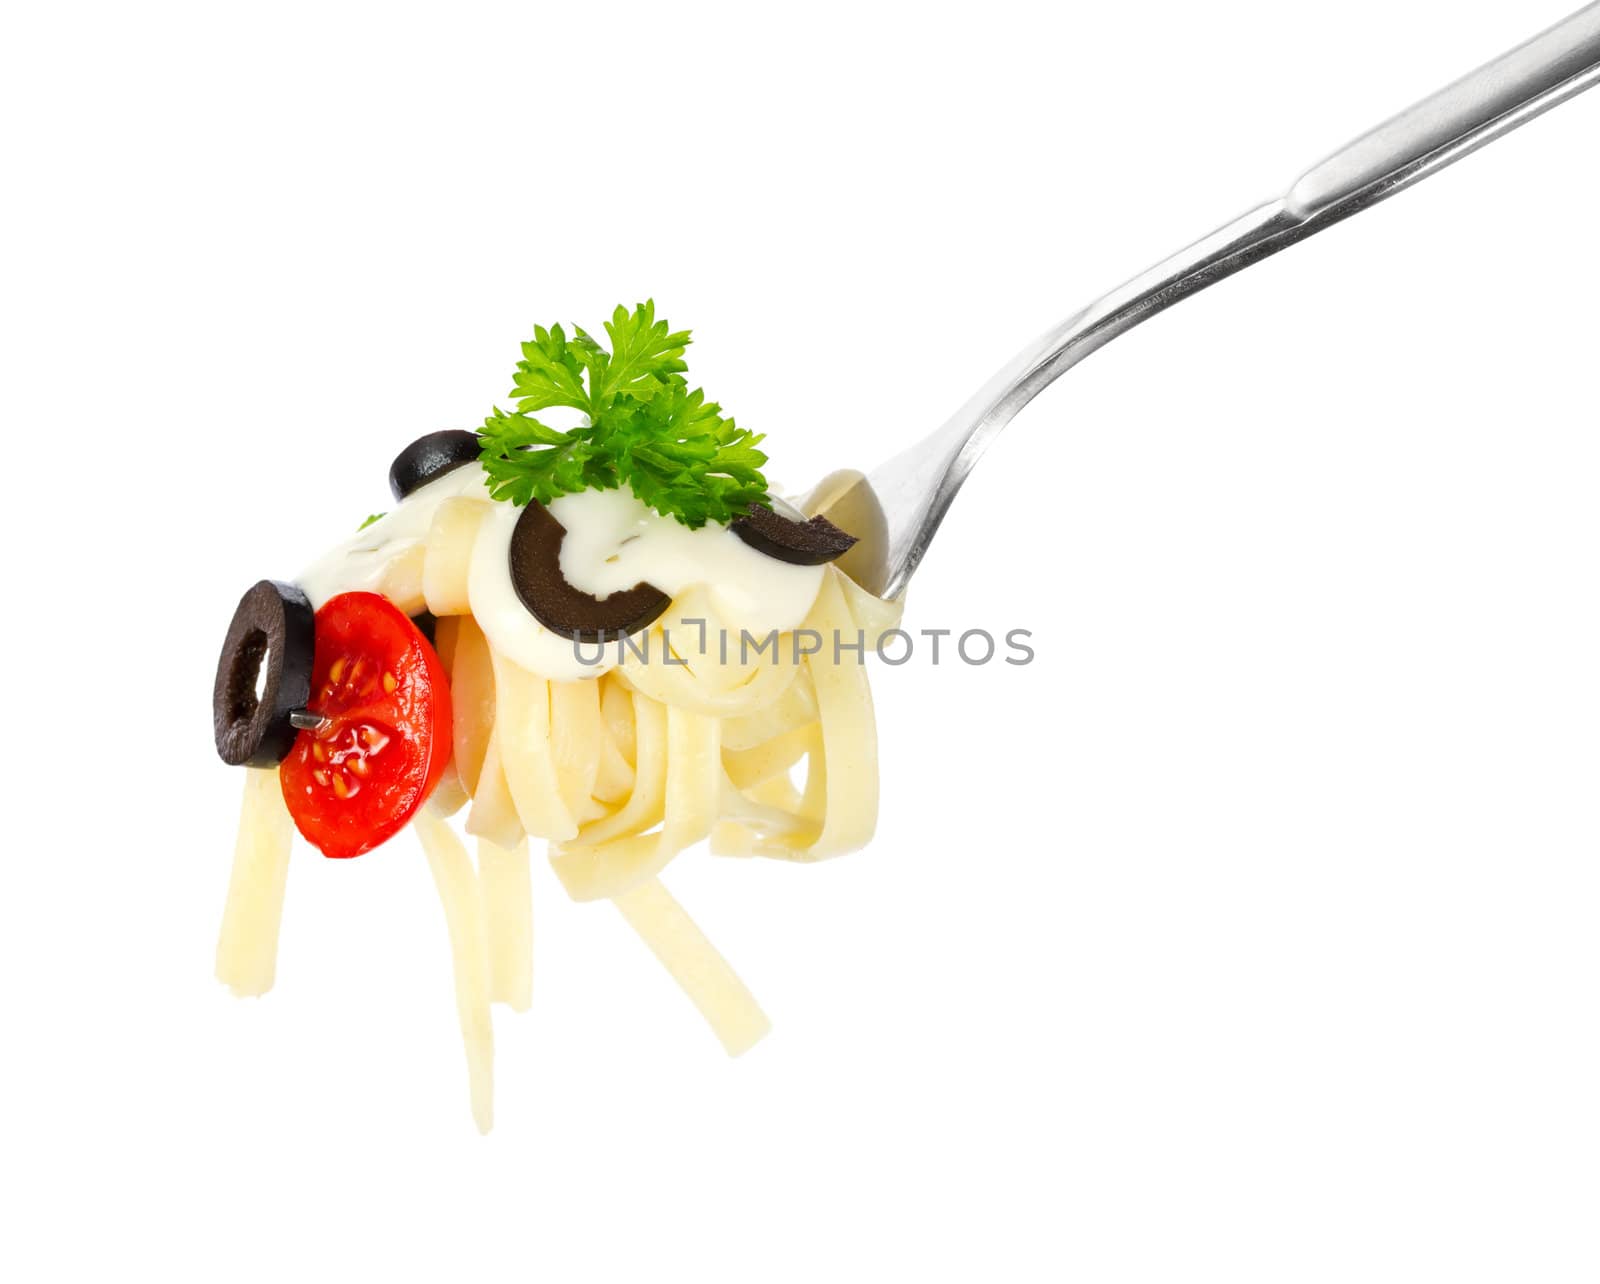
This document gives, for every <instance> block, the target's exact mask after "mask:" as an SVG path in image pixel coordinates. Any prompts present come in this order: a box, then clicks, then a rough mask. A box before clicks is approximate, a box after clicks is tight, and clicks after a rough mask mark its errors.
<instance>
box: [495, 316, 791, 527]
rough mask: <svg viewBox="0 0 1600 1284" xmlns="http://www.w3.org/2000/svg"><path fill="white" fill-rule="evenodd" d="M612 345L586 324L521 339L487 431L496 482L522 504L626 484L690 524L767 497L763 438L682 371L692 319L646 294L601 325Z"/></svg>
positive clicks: (726, 515) (498, 491)
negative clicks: (672, 317)
mask: <svg viewBox="0 0 1600 1284" xmlns="http://www.w3.org/2000/svg"><path fill="white" fill-rule="evenodd" d="M605 330H606V335H607V337H608V338H609V339H610V341H611V347H610V348H609V349H607V348H606V347H604V346H602V345H601V344H600V343H599V342H598V341H596V340H595V338H594V337H593V336H592V335H590V334H588V333H587V332H586V331H584V330H583V329H582V328H581V327H578V326H573V328H572V333H573V337H572V338H571V339H568V338H567V336H566V331H564V330H563V329H562V327H561V326H559V325H554V326H551V327H550V328H549V329H548V330H546V329H545V328H544V327H543V326H536V327H535V328H534V332H533V340H532V342H530V343H525V344H523V345H522V358H523V359H522V360H521V361H519V362H518V363H517V371H516V374H515V375H514V376H513V384H514V387H513V388H512V391H511V395H512V396H513V397H514V398H516V405H517V409H516V410H515V411H503V410H501V409H500V408H499V407H498V406H497V407H495V410H494V413H493V414H491V415H490V416H489V417H488V418H487V419H486V420H485V421H484V425H483V429H482V431H481V433H480V437H481V443H482V449H481V458H482V460H483V466H484V470H485V472H486V473H487V475H488V486H489V493H490V494H491V495H492V496H493V497H494V498H495V499H503V500H508V501H510V502H511V503H513V504H516V505H518V506H521V505H524V504H527V503H529V502H530V501H532V500H538V501H539V502H540V503H541V504H547V503H549V502H550V501H551V500H552V499H554V498H555V497H556V496H558V495H567V494H571V493H573V492H574V491H579V490H588V489H592V488H597V489H601V490H611V489H615V488H616V487H618V486H621V485H623V484H626V485H628V486H629V487H630V488H631V489H632V490H633V493H634V494H635V495H636V496H637V497H638V498H639V499H640V500H641V501H642V502H644V503H646V504H648V505H649V506H650V507H651V508H653V509H655V510H656V511H657V512H658V513H661V514H662V515H663V516H666V517H673V518H676V519H677V520H678V521H680V522H682V523H683V524H684V525H685V526H689V527H696V528H698V527H700V526H704V525H705V524H706V523H707V522H708V521H713V522H723V523H726V522H730V521H732V520H733V519H734V518H736V517H738V516H740V515H741V514H742V513H744V512H745V511H746V510H747V509H748V508H749V507H750V506H751V505H752V504H764V503H767V502H768V498H769V497H768V494H767V482H766V478H765V477H764V476H763V475H762V473H761V467H762V465H763V464H765V463H766V462H767V457H766V455H765V454H764V453H763V452H762V451H760V450H758V449H757V448H756V447H757V445H758V444H759V443H760V441H761V440H762V438H761V437H760V436H759V435H757V434H755V433H752V432H750V431H749V430H748V429H745V428H740V427H739V426H738V425H737V424H735V423H734V421H733V420H732V419H731V418H729V419H725V418H723V416H722V408H721V407H720V406H718V405H717V403H716V402H714V401H707V400H706V399H705V393H704V392H703V391H702V390H701V389H698V388H696V389H693V390H691V389H690V387H689V384H688V381H687V380H686V379H684V377H683V375H684V373H685V372H686V370H687V369H688V367H687V366H686V365H685V364H684V361H683V353H684V349H685V348H687V347H688V346H689V343H690V337H689V331H687V330H679V331H674V330H673V329H672V327H671V326H670V325H668V324H667V322H666V321H664V320H662V321H658V320H656V311H655V303H654V301H653V300H647V301H646V302H644V303H641V304H638V305H637V306H635V308H634V309H633V311H632V312H629V311H628V310H627V309H626V308H624V307H621V306H619V307H618V308H617V309H616V311H615V312H613V313H612V315H611V320H610V321H608V322H607V323H606V326H605ZM549 406H570V407H572V408H573V409H576V410H581V411H582V412H583V413H584V414H585V415H587V416H588V419H589V422H588V423H587V424H586V425H585V426H583V427H579V428H573V429H569V430H568V431H565V432H562V431H559V430H557V429H554V428H551V427H549V426H548V425H546V424H543V423H541V422H540V421H539V420H538V419H536V418H534V417H533V416H534V414H535V412H537V411H539V410H543V409H545V408H546V407H549Z"/></svg>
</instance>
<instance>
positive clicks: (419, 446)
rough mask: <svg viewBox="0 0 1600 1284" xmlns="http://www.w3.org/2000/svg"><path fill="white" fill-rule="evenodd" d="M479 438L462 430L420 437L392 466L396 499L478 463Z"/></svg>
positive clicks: (390, 475) (391, 479)
mask: <svg viewBox="0 0 1600 1284" xmlns="http://www.w3.org/2000/svg"><path fill="white" fill-rule="evenodd" d="M477 459H478V434H477V433H475V432H466V431H464V430H462V429H459V428H446V429H445V430H444V431H443V432H430V433H429V434H428V435H427V436H426V437H418V438H417V439H416V440H415V441H414V442H412V443H411V444H410V445H409V446H407V447H406V448H405V449H404V450H402V451H401V452H400V453H399V454H398V455H396V456H395V459H394V463H392V464H390V465H389V489H390V490H391V491H392V492H393V493H394V497H395V498H396V499H404V498H405V497H406V496H407V495H409V494H410V493H411V492H412V491H414V490H416V489H417V487H418V486H422V485H425V484H426V483H428V482H431V481H432V480H433V479H434V478H436V477H443V476H444V475H445V474H446V473H448V472H453V471H454V470H455V469H457V468H460V467H461V466H462V465H463V464H471V463H475V462H477Z"/></svg>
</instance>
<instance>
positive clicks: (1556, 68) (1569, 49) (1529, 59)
mask: <svg viewBox="0 0 1600 1284" xmlns="http://www.w3.org/2000/svg"><path fill="white" fill-rule="evenodd" d="M1597 65H1600V3H1595V4H1591V5H1588V6H1587V7H1585V8H1583V9H1580V10H1579V11H1578V12H1577V13H1575V14H1573V15H1572V16H1571V17H1569V18H1566V19H1564V20H1562V21H1561V22H1558V23H1557V24H1556V25H1555V26H1553V27H1551V28H1550V30H1548V31H1546V32H1544V33H1542V34H1541V35H1537V36H1535V37H1534V38H1533V39H1532V40H1529V41H1528V42H1527V43H1526V44H1523V45H1519V46H1517V48H1515V49H1513V50H1511V51H1510V52H1509V53H1505V54H1502V55H1501V56H1500V57H1498V58H1496V59H1495V60H1494V61H1493V62H1491V63H1487V64H1486V65H1484V66H1483V67H1480V68H1479V69H1478V70H1477V71H1475V72H1473V73H1472V74H1471V75H1468V76H1463V77H1462V78H1461V79H1460V80H1458V81H1456V82H1455V83H1454V84H1453V85H1448V86H1446V87H1445V88H1443V89H1441V90H1439V92H1438V93H1436V94H1433V95H1432V96H1430V97H1428V98H1424V99H1423V100H1422V101H1421V102H1419V103H1417V104H1416V105H1415V106H1414V107H1411V108H1409V109H1407V110H1406V111H1403V112H1401V113H1400V114H1399V115H1398V116H1396V117H1394V119H1392V120H1389V121H1386V122H1385V123H1384V124H1382V125H1379V126H1378V127H1377V128H1376V129H1374V130H1371V131H1370V132H1368V133H1365V134H1363V135H1362V136H1361V137H1360V138H1358V139H1356V140H1355V141H1354V142H1353V143H1350V144H1348V145H1347V146H1345V147H1342V148H1340V150H1338V151H1337V152H1335V153H1334V154H1333V155H1332V156H1330V157H1328V159H1327V160H1325V161H1323V162H1322V163H1321V164H1319V165H1317V166H1315V167H1314V168H1312V169H1310V170H1308V171H1307V172H1306V173H1305V174H1304V175H1303V176H1302V177H1301V178H1300V180H1299V181H1298V182H1296V183H1295V185H1294V186H1293V187H1292V188H1290V189H1289V195H1288V199H1287V201H1286V204H1287V207H1288V210H1289V212H1290V213H1291V214H1293V215H1294V216H1296V217H1298V218H1302V219H1306V218H1314V217H1316V216H1317V215H1318V214H1321V213H1323V212H1324V211H1326V210H1328V209H1331V208H1332V207H1334V206H1336V205H1338V204H1340V203H1341V202H1343V201H1346V200H1349V199H1350V198H1352V197H1355V196H1358V195H1360V194H1362V193H1364V192H1367V191H1368V189H1371V188H1382V189H1384V190H1383V195H1389V194H1390V193H1392V192H1395V191H1398V190H1399V189H1400V188H1401V187H1402V186H1404V185H1405V184H1406V183H1408V182H1414V181H1415V180H1416V179H1418V178H1421V177H1423V175H1424V174H1427V173H1431V172H1432V171H1433V170H1435V169H1438V168H1441V167H1442V166H1444V165H1448V164H1449V163H1450V162H1452V161H1456V160H1459V159H1460V158H1461V157H1463V156H1465V155H1467V154H1468V153H1469V152H1471V151H1474V150H1476V149H1477V148H1479V147H1482V146H1483V145H1484V144H1485V143H1487V142H1489V141H1491V140H1492V139H1494V138H1495V137H1497V136H1498V135H1500V134H1502V133H1504V132H1505V131H1506V130H1508V129H1512V128H1515V127H1516V126H1517V125H1520V124H1523V123H1524V122H1525V121H1528V120H1531V119H1532V118H1533V117H1534V116H1537V115H1538V114H1539V113H1540V112H1544V111H1548V110H1549V109H1550V108H1551V107H1554V106H1555V105H1556V104H1557V103H1559V102H1561V101H1563V100H1564V99H1566V98H1568V97H1570V96H1572V95H1573V94H1575V93H1578V92H1580V91H1581V90H1583V89H1585V88H1587V87H1588V85H1589V83H1591V82H1590V81H1589V80H1588V79H1587V78H1586V73H1592V72H1593V71H1594V69H1595V67H1596V66H1597Z"/></svg>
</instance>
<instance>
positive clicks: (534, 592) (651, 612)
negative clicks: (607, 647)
mask: <svg viewBox="0 0 1600 1284" xmlns="http://www.w3.org/2000/svg"><path fill="white" fill-rule="evenodd" d="M566 537H567V528H566V527H565V526H563V525H562V524H561V523H560V522H558V521H557V520H556V519H555V518H554V517H553V516H551V514H550V510H549V509H548V508H546V507H545V506H544V505H543V504H541V503H539V502H538V501H537V500H534V501H532V502H530V503H529V504H528V506H527V507H526V508H524V509H523V510H522V516H521V517H519V518H517V524H516V526H515V527H514V528H513V529H512V532H511V554H510V563H511V584H512V586H513V587H514V588H515V589H516V590H517V596H518V597H519V598H521V599H522V604H523V605H524V606H525V607H527V608H528V610H529V612H530V613H531V614H532V615H533V618H534V619H536V620H538V621H539V623H540V624H542V625H544V626H545V628H547V629H549V630H550V631H551V632H552V633H556V634H559V635H560V636H561V637H564V638H568V639H570V640H571V641H574V642H613V641H616V640H618V639H619V638H623V637H626V636H627V635H628V634H630V633H636V632H638V630H640V629H642V628H645V627H646V626H648V625H650V624H652V623H654V622H655V620H656V619H657V618H659V617H660V615H661V614H662V612H664V611H665V610H666V609H667V607H668V606H670V605H671V603H672V599H671V598H670V597H668V596H667V595H666V594H665V593H663V592H662V591H661V590H660V589H658V588H656V587H655V586H654V585H653V584H635V585H634V586H633V587H632V588H630V589H623V590H622V591H621V592H617V593H611V594H609V595H607V596H606V597H594V596H592V595H590V594H588V593H585V592H583V591H582V590H581V589H576V588H573V586H572V585H571V584H569V583H568V582H567V578H566V576H564V575H562V573H561V541H562V540H564V539H566Z"/></svg>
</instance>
